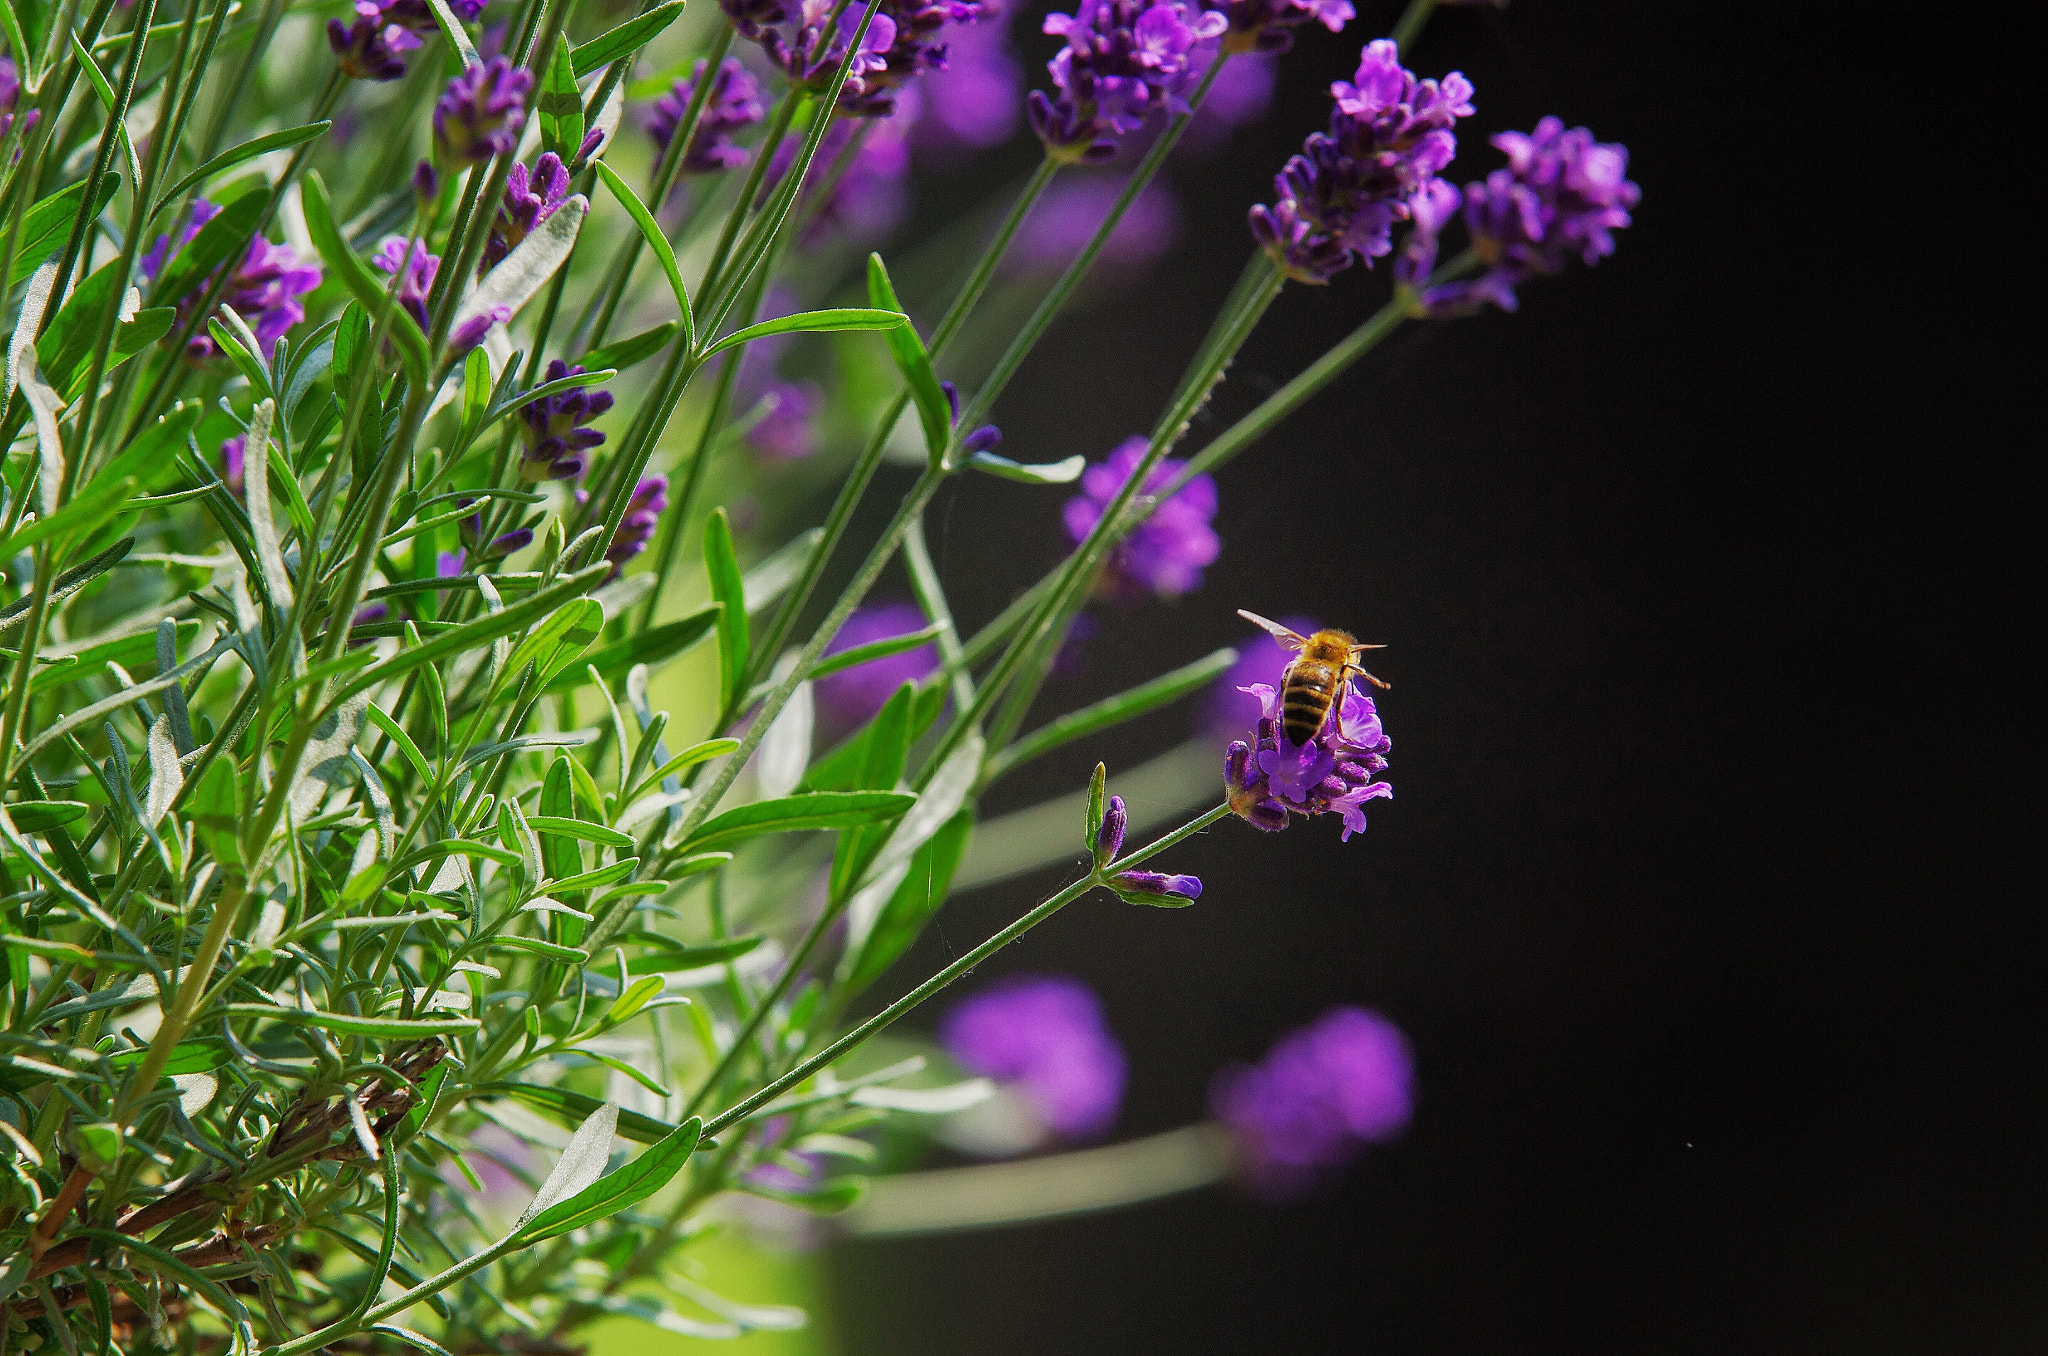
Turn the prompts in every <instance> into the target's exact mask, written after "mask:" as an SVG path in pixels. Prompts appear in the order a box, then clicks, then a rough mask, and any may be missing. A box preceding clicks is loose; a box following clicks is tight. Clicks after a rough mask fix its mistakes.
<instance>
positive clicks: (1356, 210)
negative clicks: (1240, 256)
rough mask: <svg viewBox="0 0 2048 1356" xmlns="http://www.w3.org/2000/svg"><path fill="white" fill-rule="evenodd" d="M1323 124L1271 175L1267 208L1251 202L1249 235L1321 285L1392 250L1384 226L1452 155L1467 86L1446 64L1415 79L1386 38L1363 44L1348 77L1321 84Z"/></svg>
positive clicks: (1467, 109) (1302, 278)
mask: <svg viewBox="0 0 2048 1356" xmlns="http://www.w3.org/2000/svg"><path fill="white" fill-rule="evenodd" d="M1330 93H1331V94H1332V95H1333V96H1334V97H1335V99H1336V101H1337V107H1336V110H1335V112H1333V113H1332V114H1331V116H1330V130H1329V131H1328V132H1327V133H1324V132H1317V133H1314V134H1313V135H1311V136H1310V137H1309V139H1308V141H1307V142H1306V143H1304V144H1303V146H1302V148H1301V154H1299V155H1297V156H1295V157H1294V158H1293V159H1291V160H1289V161H1288V162H1287V166H1286V168H1284V169H1282V170H1281V171H1280V173H1279V174H1278V175H1276V176H1274V179H1273V187H1274V190H1275V193H1276V194H1277V197H1276V199H1275V201H1274V203H1273V205H1272V206H1270V207H1268V206H1266V205H1264V204H1260V205H1258V206H1255V207H1253V208H1252V209H1251V213H1250V219H1251V229H1252V235H1253V237H1254V238H1256V239H1257V240H1258V242H1259V244H1260V246H1261V247H1263V248H1264V249H1265V250H1266V252H1267V253H1268V254H1270V255H1272V256H1273V258H1274V259H1275V260H1276V261H1278V263H1279V264H1280V265H1281V267H1282V268H1284V269H1285V270H1286V272H1287V276H1288V277H1290V278H1293V279H1295V280H1297V281H1299V282H1308V283H1326V282H1328V281H1329V280H1330V278H1331V275H1333V274H1335V273H1338V272H1340V271H1342V270H1344V269H1347V268H1349V267H1351V266H1352V265H1353V264H1355V263H1357V262H1358V260H1359V258H1360V257H1363V258H1364V259H1365V260H1366V261H1367V263H1368V264H1369V263H1370V262H1371V261H1372V260H1374V259H1377V258H1379V257H1380V256H1381V255H1383V254H1386V253H1388V252H1389V251H1390V250H1392V249H1393V247H1394V246H1393V241H1392V238H1391V237H1392V233H1393V229H1394V223H1395V222H1397V221H1405V220H1407V219H1408V217H1409V215H1410V206H1411V204H1412V202H1413V201H1414V200H1415V199H1416V198H1417V197H1418V196H1419V195H1421V194H1423V193H1424V192H1425V191H1426V190H1427V189H1428V186H1429V184H1430V183H1431V181H1433V180H1434V179H1435V178H1436V176H1437V174H1438V172H1439V171H1441V170H1442V169H1443V168H1444V167H1445V166H1446V165H1448V164H1450V162H1451V157H1452V156H1453V155H1455V154H1456V153H1457V149H1458V139H1457V137H1456V136H1455V135H1453V134H1452V131H1451V129H1452V127H1453V126H1454V125H1455V124H1456V122H1457V120H1458V119H1459V118H1463V117H1470V116H1471V114H1472V85H1471V83H1470V82H1469V81H1467V80H1466V79H1465V77H1464V76H1462V75H1459V74H1458V73H1457V72H1455V71H1453V72H1452V73H1451V74H1449V75H1447V76H1445V77H1444V78H1443V80H1442V81H1441V82H1438V81H1435V80H1418V79H1416V78H1415V75H1414V73H1413V72H1411V71H1409V70H1407V69H1405V68H1403V67H1402V65H1401V60H1400V55H1399V53H1398V52H1397V51H1396V50H1395V48H1394V44H1393V43H1391V42H1388V41H1385V40H1384V39H1382V40H1380V41H1378V42H1372V43H1368V44H1367V45H1366V48H1365V51H1364V53H1363V54H1362V55H1361V56H1360V57H1359V62H1358V71H1357V73H1356V74H1355V75H1353V77H1352V79H1351V81H1343V80H1340V81H1338V82H1337V83H1335V84H1333V85H1331V86H1330Z"/></svg>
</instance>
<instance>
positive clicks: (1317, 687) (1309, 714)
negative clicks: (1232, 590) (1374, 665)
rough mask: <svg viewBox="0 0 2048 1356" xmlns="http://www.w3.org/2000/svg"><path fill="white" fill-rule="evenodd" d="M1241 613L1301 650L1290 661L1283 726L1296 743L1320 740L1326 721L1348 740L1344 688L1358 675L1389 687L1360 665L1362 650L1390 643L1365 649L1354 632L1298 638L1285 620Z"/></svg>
mask: <svg viewBox="0 0 2048 1356" xmlns="http://www.w3.org/2000/svg"><path fill="white" fill-rule="evenodd" d="M1237 615H1238V616H1240V617H1243V618H1244V619H1245V620H1246V621H1248V622H1250V623H1251V624H1252V625H1254V626H1257V627H1259V628H1261V629H1263V630H1265V631H1267V632H1269V633H1270V634H1271V635H1272V637H1273V639H1275V640H1277V641H1279V642H1280V643H1281V645H1283V646H1285V647H1286V648H1287V649H1290V650H1299V651H1300V652H1301V653H1300V654H1299V655H1298V656H1296V657H1295V658H1294V659H1293V660H1291V661H1290V662H1289V663H1288V665H1287V672H1286V674H1285V675H1284V676H1283V677H1282V678H1281V679H1280V715H1281V728H1282V729H1283V730H1284V731H1285V732H1286V734H1287V738H1288V740H1289V742H1291V743H1294V744H1306V743H1308V742H1309V741H1310V740H1311V739H1314V738H1315V737H1316V735H1317V734H1319V733H1320V732H1321V731H1322V728H1323V721H1324V720H1325V719H1328V720H1329V721H1330V722H1331V723H1332V726H1333V728H1334V729H1335V731H1336V734H1337V737H1338V738H1339V739H1342V738H1343V737H1344V703H1343V701H1342V700H1341V698H1342V696H1343V692H1344V684H1345V682H1346V681H1347V680H1348V679H1349V678H1350V677H1351V675H1352V674H1354V673H1355V674H1357V675H1359V676H1360V677H1361V678H1364V679H1365V680H1366V681H1367V682H1368V683H1371V684H1372V685H1373V686H1374V687H1380V688H1384V687H1386V686H1387V684H1386V683H1383V682H1381V681H1380V680H1379V679H1377V678H1375V677H1373V676H1372V675H1371V674H1369V673H1367V672H1366V671H1365V670H1364V669H1362V668H1360V667H1359V666H1358V656H1359V654H1360V653H1361V652H1363V651H1366V650H1384V649H1385V648H1386V646H1384V645H1361V644H1359V643H1358V642H1357V641H1355V640H1353V639H1352V638H1351V633H1350V632H1348V631H1327V630H1326V631H1318V632H1316V633H1315V634H1314V635H1312V636H1303V635H1297V634H1296V633H1295V632H1293V631H1290V630H1288V629H1287V628H1286V627H1284V626H1282V625H1281V624H1280V623H1279V622H1276V621H1272V620H1270V619H1268V618H1265V617H1261V616H1260V615H1259V614H1258V613H1256V612H1247V611H1245V610H1244V609H1243V608H1239V609H1238V610H1237Z"/></svg>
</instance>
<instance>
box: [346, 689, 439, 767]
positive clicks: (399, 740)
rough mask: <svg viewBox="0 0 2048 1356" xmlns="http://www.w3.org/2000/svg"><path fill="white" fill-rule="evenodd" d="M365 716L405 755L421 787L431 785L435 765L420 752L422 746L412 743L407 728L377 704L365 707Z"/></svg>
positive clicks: (372, 703) (373, 703)
mask: <svg viewBox="0 0 2048 1356" xmlns="http://www.w3.org/2000/svg"><path fill="white" fill-rule="evenodd" d="M363 714H364V715H366V716H368V717H369V718H370V722H371V723H372V724H373V725H375V726H376V727H377V728H378V729H380V730H382V731H383V732H384V733H385V734H387V735H389V736H390V737H391V742H392V743H393V744H396V745H397V746H398V751H399V752H400V753H401V754H403V755H405V761H406V762H408V763H411V764H412V770H413V771H414V772H416V773H418V774H419V778H420V783H421V785H431V784H432V783H433V780H434V765H433V764H432V763H430V762H428V761H427V756H426V755H425V754H424V753H421V752H420V746H419V745H417V744H415V743H413V742H412V736H411V735H409V734H407V733H406V732H405V727H404V726H403V725H400V724H399V723H398V722H397V721H395V720H393V719H392V718H391V717H389V716H387V715H385V714H384V712H383V711H382V710H380V709H379V708H378V706H377V704H376V703H375V702H371V703H370V704H368V705H367V706H365V707H364V708H363Z"/></svg>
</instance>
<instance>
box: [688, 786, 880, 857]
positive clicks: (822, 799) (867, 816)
mask: <svg viewBox="0 0 2048 1356" xmlns="http://www.w3.org/2000/svg"><path fill="white" fill-rule="evenodd" d="M916 803H917V797H916V796H913V795H908V794H905V793H902V792H895V791H812V792H807V793H804V794H801V795H795V796H784V797H782V798H781V799H780V800H762V801H756V802H754V803H753V804H752V805H742V806H740V807H739V808H738V809H734V810H727V811H726V812H725V813H723V814H721V815H717V816H715V817H713V818H712V820H711V822H710V823H708V824H706V825H704V827H703V828H701V829H699V830H698V831H697V836H696V837H694V838H692V839H690V840H689V842H688V844H687V845H686V846H687V847H688V850H689V851H691V852H704V851H708V850H710V849H712V848H723V847H728V846H730V845H732V844H734V843H743V842H745V841H746V840H747V839H749V838H757V837H759V836H760V835H762V834H764V833H788V832H792V831H795V830H799V829H844V828H847V827H849V826H851V825H854V824H874V823H879V822H881V821H883V820H888V819H895V818H896V817H898V816H899V815H901V814H903V813H904V812H905V811H906V810H908V809H909V808H910V807H911V806H912V805H915V804H916Z"/></svg>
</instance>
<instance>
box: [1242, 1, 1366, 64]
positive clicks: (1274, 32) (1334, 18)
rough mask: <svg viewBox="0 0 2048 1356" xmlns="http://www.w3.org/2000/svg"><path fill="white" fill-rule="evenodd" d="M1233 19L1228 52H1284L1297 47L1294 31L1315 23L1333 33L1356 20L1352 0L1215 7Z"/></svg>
mask: <svg viewBox="0 0 2048 1356" xmlns="http://www.w3.org/2000/svg"><path fill="white" fill-rule="evenodd" d="M1211 3H1212V4H1213V5H1214V8H1216V9H1219V10H1221V11H1223V13H1224V14H1225V15H1227V16H1229V19H1230V34H1229V36H1228V37H1226V38H1224V39H1223V48H1224V50H1225V51H1228V52H1284V51H1286V50H1287V49H1288V48H1290V47H1292V46H1294V33H1293V30H1294V29H1297V28H1299V27H1301V26H1302V25H1303V24H1306V23H1309V22H1310V21H1314V22H1316V23H1319V24H1321V25H1322V26H1323V27H1325V28H1327V29H1329V30H1330V31H1331V32H1332V33H1338V32H1342V31H1343V28H1344V25H1345V24H1347V23H1350V22H1351V20H1352V19H1353V18H1355V17H1357V13H1358V11H1356V10H1354V9H1352V8H1351V3H1350V0H1223V2H1222V3H1221V4H1214V0H1211Z"/></svg>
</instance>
